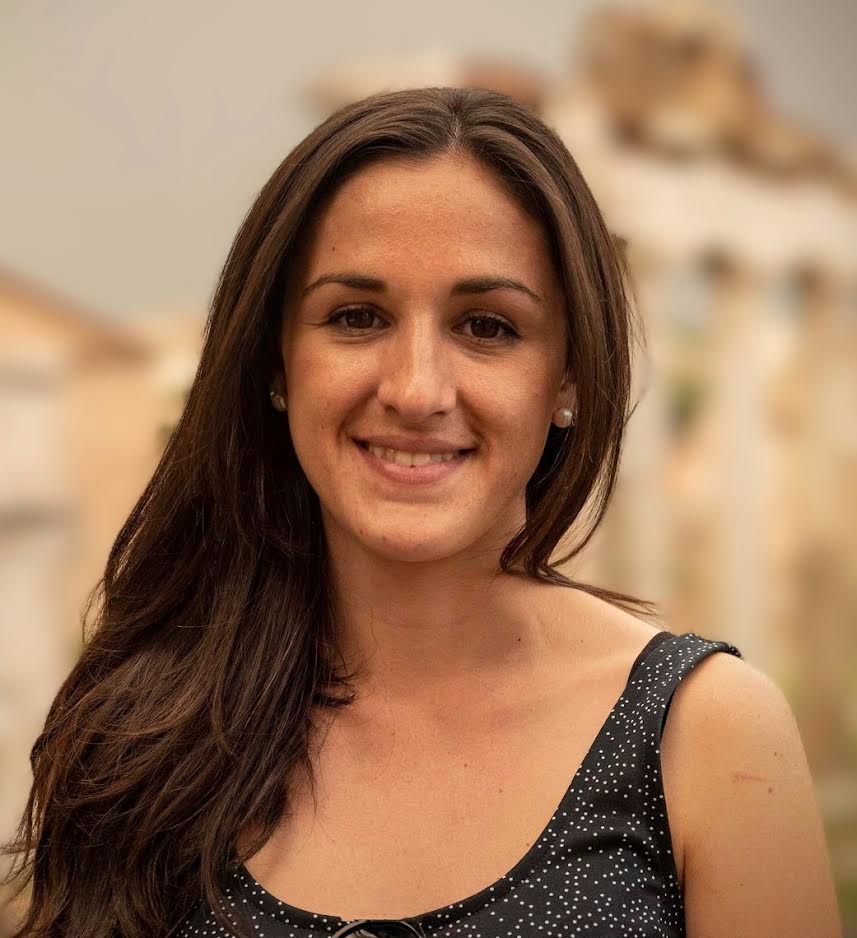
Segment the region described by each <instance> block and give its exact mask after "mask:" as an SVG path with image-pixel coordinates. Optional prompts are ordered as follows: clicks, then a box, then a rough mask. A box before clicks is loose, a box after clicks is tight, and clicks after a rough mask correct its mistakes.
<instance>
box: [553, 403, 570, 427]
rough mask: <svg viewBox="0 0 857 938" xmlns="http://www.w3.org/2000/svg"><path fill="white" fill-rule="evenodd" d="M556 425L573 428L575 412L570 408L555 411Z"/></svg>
mask: <svg viewBox="0 0 857 938" xmlns="http://www.w3.org/2000/svg"><path fill="white" fill-rule="evenodd" d="M554 423H555V424H556V425H557V426H558V427H573V426H574V411H573V410H570V409H569V408H568V407H560V408H559V410H557V411H554Z"/></svg>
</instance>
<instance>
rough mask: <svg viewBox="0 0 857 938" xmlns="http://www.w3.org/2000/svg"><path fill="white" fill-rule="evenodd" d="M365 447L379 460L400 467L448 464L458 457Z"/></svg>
mask: <svg viewBox="0 0 857 938" xmlns="http://www.w3.org/2000/svg"><path fill="white" fill-rule="evenodd" d="M366 446H367V447H368V449H369V450H370V451H371V452H372V453H374V454H375V455H376V456H378V457H379V458H380V459H386V460H387V462H396V463H399V465H401V466H426V465H428V464H429V463H431V462H449V460H450V459H455V457H456V456H457V455H458V453H406V452H403V451H402V450H397V449H384V447H383V446H373V445H372V444H371V443H367V444H366Z"/></svg>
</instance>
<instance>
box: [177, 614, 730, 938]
mask: <svg viewBox="0 0 857 938" xmlns="http://www.w3.org/2000/svg"><path fill="white" fill-rule="evenodd" d="M718 651H722V652H726V653H728V654H732V655H735V656H737V657H739V658H740V657H741V652H740V651H739V650H738V649H737V648H736V647H735V646H734V645H730V644H728V643H727V642H722V641H715V640H710V639H705V638H702V637H701V636H699V635H697V634H695V633H693V632H686V633H684V634H683V635H674V634H672V633H671V632H660V633H658V634H657V635H655V636H653V638H652V639H651V640H650V641H649V642H648V644H647V645H646V647H645V648H644V649H643V650H642V652H641V653H640V655H639V656H638V657H637V659H636V661H635V662H634V665H633V666H632V668H631V671H630V674H629V676H628V681H627V683H626V685H625V688H624V690H623V692H622V694H621V696H620V697H619V699H618V700H617V701H616V704H615V705H614V707H613V709H612V710H611V711H610V714H609V715H608V717H607V719H606V721H605V722H604V724H603V726H602V727H601V730H600V731H599V733H598V735H597V736H596V738H595V741H594V742H593V744H592V747H591V748H590V750H589V752H588V753H587V754H586V757H585V758H584V760H583V762H582V763H581V765H580V766H579V768H578V769H577V771H576V773H575V775H574V778H573V779H572V781H571V783H570V785H569V787H568V789H567V790H566V792H565V795H564V796H563V798H562V801H561V802H560V804H559V805H558V807H557V809H556V811H555V812H554V814H553V816H552V817H551V820H550V821H549V822H548V824H547V826H546V827H545V829H544V830H543V831H542V833H541V834H540V836H539V837H538V839H537V840H536V841H535V842H534V843H533V845H532V847H531V848H530V850H529V851H528V852H527V854H526V855H525V856H524V857H522V858H521V859H520V860H519V861H518V863H517V864H516V865H515V866H514V867H513V868H512V869H511V870H509V872H508V873H506V874H505V875H504V876H502V877H501V878H500V879H498V880H497V881H496V882H494V883H492V884H491V885H490V886H487V887H486V888H484V889H482V890H480V891H479V892H478V893H475V894H474V895H471V896H469V897H467V898H464V899H462V900H460V901H456V902H452V903H450V904H449V905H447V906H443V907H442V908H439V909H433V910H431V911H428V912H426V913H424V914H422V915H419V916H415V917H412V918H408V919H407V920H405V921H407V923H409V924H411V925H413V926H414V927H415V928H416V929H417V931H418V932H419V933H421V934H423V935H426V936H443V938H453V936H456V935H467V936H470V938H509V936H517V935H542V936H549V935H587V936H590V938H594V936H603V938H606V936H615V935H633V936H635V938H656V936H659V938H661V936H663V938H677V936H684V934H685V925H684V904H683V897H682V893H681V889H680V887H679V885H678V878H677V871H676V866H675V861H674V858H673V854H672V840H671V834H670V827H669V820H668V817H667V811H666V802H665V799H664V792H663V785H662V780H661V763H660V743H661V735H662V732H663V728H664V726H665V723H666V716H667V713H668V710H669V706H670V703H671V701H672V698H673V694H674V693H675V690H676V688H677V687H678V684H679V682H680V681H681V680H682V679H683V678H684V676H685V675H686V674H688V673H689V672H690V671H691V670H692V669H693V668H694V667H695V666H696V665H697V664H698V663H699V662H700V661H702V660H703V659H704V658H706V657H707V656H708V655H710V654H713V653H715V652H718ZM439 862H442V860H441V861H439ZM331 874H332V875H334V874H335V871H331ZM223 885H224V889H225V890H226V892H227V895H228V897H229V901H230V914H235V915H237V916H238V918H239V919H240V920H241V921H242V922H243V923H245V924H247V925H248V926H249V927H248V932H249V934H251V935H254V936H258V938H312V936H317V935H328V936H333V935H334V934H335V933H336V932H337V931H339V930H341V929H343V928H344V927H345V926H346V925H348V924H349V923H348V922H346V921H345V920H344V919H342V918H339V917H337V916H336V915H333V914H330V911H329V910H326V911H327V914H322V913H321V912H311V911H308V910H306V909H299V908H296V907H295V906H291V905H289V904H288V903H285V902H281V901H280V900H279V899H277V898H276V897H274V896H273V895H271V894H270V893H268V892H267V891H266V890H265V889H264V888H263V887H262V886H260V885H259V883H257V882H256V881H255V880H254V879H253V877H252V876H251V875H250V873H249V872H248V871H247V869H246V868H245V867H244V866H239V867H238V868H237V869H235V870H232V871H230V872H227V873H225V874H224V878H223ZM371 921H372V920H369V924H366V925H364V930H361V931H358V932H356V934H358V935H372V934H373V933H375V934H378V935H382V934H384V935H389V934H391V932H389V931H384V930H383V928H381V927H380V921H379V928H378V930H377V932H373V930H372V928H371ZM352 924H353V923H352ZM393 933H395V932H393ZM225 934H228V933H226V932H224V931H223V929H222V928H221V926H220V925H219V924H218V923H217V922H216V920H215V919H214V917H213V915H212V913H211V911H210V909H208V908H207V907H206V906H205V904H204V903H198V905H197V907H196V908H195V909H194V910H193V912H192V913H191V914H190V916H189V917H188V919H187V920H186V921H185V922H184V923H183V925H182V928H181V929H180V931H179V933H178V934H177V938H204V936H212V938H214V936H221V938H222V936H223V935H225Z"/></svg>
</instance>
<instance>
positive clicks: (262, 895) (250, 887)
mask: <svg viewBox="0 0 857 938" xmlns="http://www.w3.org/2000/svg"><path fill="white" fill-rule="evenodd" d="M680 637H681V636H678V635H676V634H675V633H674V632H670V631H669V630H666V629H664V630H662V631H660V632H656V633H655V634H654V635H653V636H652V637H651V638H650V639H649V641H648V642H647V643H646V644H645V645H644V646H643V649H642V650H641V651H640V653H639V654H638V655H637V657H636V658H635V659H634V663H633V664H632V665H631V670H630V671H629V673H628V678H627V680H626V681H625V686H624V688H623V689H622V693H621V694H620V695H619V697H618V698H617V699H616V702H615V703H614V704H613V706H612V707H611V709H610V712H609V713H608V714H607V718H606V719H605V720H604V722H603V723H602V725H601V728H600V729H599V730H598V733H597V734H596V736H595V739H593V741H592V744H591V745H590V747H589V749H588V750H587V751H586V755H585V756H584V757H583V760H582V761H581V763H580V765H579V766H578V767H577V770H576V771H575V773H574V776H573V777H572V779H571V782H569V784H568V787H567V788H566V789H565V792H564V793H563V796H562V798H561V799H560V802H559V804H558V805H557V807H556V808H555V810H554V812H553V814H551V816H550V818H549V819H548V822H547V824H545V825H544V827H543V828H542V830H541V831H540V832H539V834H538V836H537V837H536V839H535V840H534V841H533V843H532V846H531V847H530V848H529V850H527V852H526V853H525V854H524V855H523V856H522V857H521V858H520V859H519V860H518V861H517V862H516V863H515V864H514V866H512V867H511V869H509V870H508V872H506V873H504V874H503V875H502V876H500V877H499V878H498V879H496V880H495V881H494V882H493V883H490V884H489V885H487V886H485V887H483V888H482V889H479V890H478V891H477V892H474V893H472V894H471V895H469V896H466V897H465V898H463V899H457V900H453V901H452V902H450V903H448V904H446V905H442V906H439V907H438V908H436V909H430V910H429V911H427V912H420V913H419V914H417V915H409V916H407V917H405V918H401V919H398V921H402V922H407V923H408V924H411V925H428V924H432V923H442V924H449V923H453V922H456V921H458V920H459V919H460V918H462V917H463V916H465V915H468V914H472V913H473V912H476V911H477V910H478V909H481V908H483V907H484V906H486V905H488V903H489V902H491V901H494V900H496V899H499V898H502V897H503V896H504V895H506V894H507V893H508V892H509V890H510V889H511V888H512V887H513V886H514V885H516V884H517V883H519V882H520V881H521V880H523V879H524V876H525V874H526V873H527V872H528V870H530V869H531V868H532V867H533V866H534V865H535V863H536V861H537V860H538V858H539V857H540V856H541V855H542V853H543V852H544V850H545V847H546V845H547V843H548V841H549V837H548V832H549V831H550V829H551V827H552V826H553V824H554V823H555V821H556V819H557V817H559V816H561V815H562V814H563V813H564V812H565V813H568V810H569V809H570V808H571V805H572V802H573V801H575V800H576V799H577V798H578V797H579V795H580V792H579V790H578V788H577V782H578V779H580V778H581V777H582V776H583V774H584V771H585V770H586V769H587V768H588V767H589V763H590V762H591V761H592V760H594V759H595V756H596V752H597V749H598V745H599V743H600V742H601V741H602V739H603V738H604V737H605V736H606V734H607V732H608V730H609V729H610V728H611V727H612V725H613V722H614V721H615V720H616V719H617V714H618V710H619V707H620V705H621V704H622V702H623V701H624V700H625V698H626V697H627V695H628V692H629V690H630V687H631V679H632V678H633V677H634V674H635V673H636V672H637V670H638V669H639V668H640V667H641V666H642V664H643V662H644V661H645V660H646V658H647V657H648V654H649V652H650V651H652V650H653V648H654V647H657V646H660V645H661V644H665V643H666V641H667V640H668V639H670V638H672V639H676V638H680ZM232 872H233V876H234V877H236V878H237V879H238V881H239V884H240V886H241V887H242V893H243V895H244V896H245V898H246V899H247V901H248V902H250V903H253V904H254V905H255V906H256V907H257V908H258V909H260V910H261V911H262V913H263V914H265V915H266V916H268V917H270V918H272V919H274V920H275V921H283V920H284V919H288V921H289V922H290V923H291V924H294V925H296V926H297V927H299V928H310V929H317V927H318V926H319V925H322V926H323V925H332V926H333V927H334V928H341V927H342V926H343V925H347V924H349V923H350V922H353V921H356V920H355V919H345V918H342V917H341V916H339V915H334V914H333V913H324V912H313V911H311V910H309V909H304V908H302V907H301V906H296V905H292V904H291V903H288V902H286V901H285V900H284V899H278V898H277V897H276V896H275V895H274V894H273V893H271V892H269V891H268V890H267V889H266V888H265V887H264V886H263V885H262V884H261V883H260V882H258V881H257V880H256V879H255V878H254V876H253V874H252V873H251V872H250V871H249V870H248V869H247V867H246V866H245V865H244V864H243V863H239V864H237V866H235V867H234V868H233V871H232ZM368 921H372V920H371V919H369V920H368Z"/></svg>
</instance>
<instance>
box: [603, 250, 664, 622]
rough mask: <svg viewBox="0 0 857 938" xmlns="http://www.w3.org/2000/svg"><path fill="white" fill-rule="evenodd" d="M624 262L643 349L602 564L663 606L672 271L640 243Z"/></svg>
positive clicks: (638, 353)
mask: <svg viewBox="0 0 857 938" xmlns="http://www.w3.org/2000/svg"><path fill="white" fill-rule="evenodd" d="M626 255H627V258H628V264H629V269H630V274H631V278H632V290H633V293H634V295H635V299H634V305H635V309H636V312H637V315H638V317H639V322H640V327H641V329H642V330H643V332H644V339H645V345H644V347H637V348H635V350H634V356H635V357H634V369H633V385H632V393H631V407H632V408H635V409H634V410H633V414H632V416H631V418H630V420H629V422H628V426H627V429H626V437H625V443H624V447H623V454H622V461H621V463H620V467H619V478H618V482H617V490H616V497H615V499H614V503H613V504H612V506H611V508H610V511H609V512H608V515H607V518H606V519H605V520H606V521H607V537H606V542H605V547H606V551H607V552H609V558H605V562H606V563H609V567H610V573H611V577H610V579H611V581H612V583H614V584H615V586H616V588H618V589H621V590H628V591H629V592H632V593H634V594H635V595H638V596H641V597H643V598H645V599H651V600H654V601H655V602H658V603H664V601H665V600H666V599H667V596H668V593H669V589H670V582H669V579H670V578H669V557H670V550H671V544H670V540H671V539H670V531H671V512H670V507H671V506H670V501H669V497H668V493H667V491H666V486H665V479H666V471H665V466H666V461H667V456H668V449H669V446H670V437H669V419H668V418H669V407H668V399H667V398H668V389H667V378H668V372H669V367H668V359H669V354H670V350H669V346H670V337H669V323H668V318H667V314H668V306H669V302H668V293H669V285H670V278H671V275H672V269H671V265H670V262H669V259H668V258H667V257H666V256H665V255H663V254H661V253H659V252H656V251H654V250H652V249H649V248H647V247H644V246H643V245H640V244H630V245H628V246H627V248H626ZM665 624H666V625H667V627H669V626H670V623H665Z"/></svg>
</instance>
